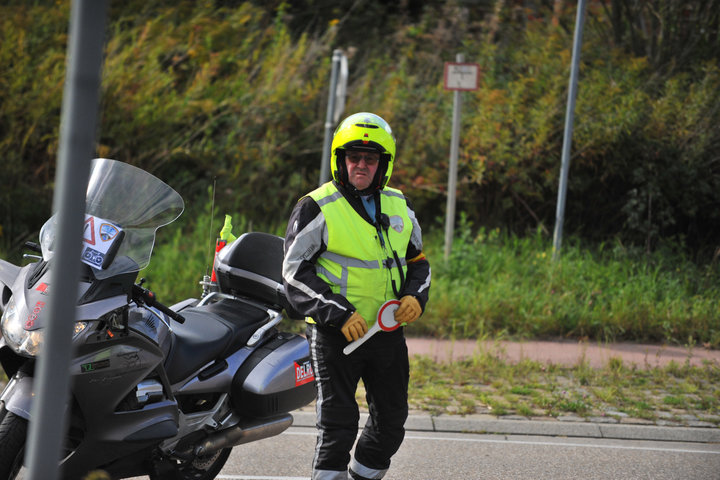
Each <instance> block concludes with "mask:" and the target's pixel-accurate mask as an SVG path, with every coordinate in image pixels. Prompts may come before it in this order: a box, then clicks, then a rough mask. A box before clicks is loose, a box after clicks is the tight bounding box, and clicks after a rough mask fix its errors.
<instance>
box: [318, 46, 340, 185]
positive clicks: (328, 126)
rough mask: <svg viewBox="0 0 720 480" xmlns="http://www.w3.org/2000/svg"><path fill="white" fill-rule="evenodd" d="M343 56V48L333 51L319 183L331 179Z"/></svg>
mask: <svg viewBox="0 0 720 480" xmlns="http://www.w3.org/2000/svg"><path fill="white" fill-rule="evenodd" d="M341 58H342V50H335V51H333V57H332V69H331V73H330V92H329V93H328V105H327V113H326V114H325V136H324V138H323V149H322V161H321V163H320V183H319V184H318V185H322V184H323V183H325V182H327V181H328V180H329V179H330V145H331V144H332V134H333V127H334V125H333V116H334V114H335V98H336V96H337V95H336V90H337V81H338V70H339V69H340V60H341Z"/></svg>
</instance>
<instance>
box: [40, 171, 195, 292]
mask: <svg viewBox="0 0 720 480" xmlns="http://www.w3.org/2000/svg"><path fill="white" fill-rule="evenodd" d="M184 208H185V205H184V203H183V200H182V197H181V196H180V194H178V193H177V192H176V191H175V190H173V189H172V188H171V187H170V186H168V185H167V184H166V183H165V182H163V181H162V180H160V179H158V178H157V177H155V176H153V175H151V174H149V173H148V172H146V171H144V170H141V169H139V168H137V167H134V166H132V165H129V164H127V163H123V162H118V161H116V160H110V159H107V158H96V159H94V160H93V161H92V166H91V168H90V178H89V181H88V188H87V195H86V197H85V214H86V215H90V216H93V217H96V218H98V219H102V220H104V221H107V222H111V223H112V224H114V226H117V227H119V228H120V229H122V231H123V233H124V236H123V237H122V239H121V242H120V244H119V248H118V249H117V250H116V251H117V253H116V254H115V255H114V258H113V260H112V263H110V264H109V265H103V268H95V267H93V273H94V274H95V277H96V278H98V279H103V278H109V277H112V276H115V275H119V274H123V273H130V272H136V271H139V270H141V269H143V268H145V267H146V266H147V265H148V263H150V255H151V254H152V249H153V245H154V244H155V232H156V231H157V229H158V228H160V227H162V226H163V225H167V224H169V223H171V222H173V221H174V220H175V219H176V218H178V217H179V216H180V214H181V213H182V212H183V209H184ZM56 217H57V215H53V216H52V217H51V218H50V219H49V220H48V221H47V222H45V225H43V227H42V229H41V230H40V245H41V247H42V251H43V259H44V260H46V261H47V260H50V258H52V256H53V254H54V246H55V235H56V232H57V228H56Z"/></svg>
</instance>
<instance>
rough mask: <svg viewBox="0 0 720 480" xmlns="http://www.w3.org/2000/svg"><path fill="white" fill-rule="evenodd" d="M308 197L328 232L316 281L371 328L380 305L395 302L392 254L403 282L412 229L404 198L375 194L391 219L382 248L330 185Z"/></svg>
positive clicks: (386, 191) (395, 271) (392, 193)
mask: <svg viewBox="0 0 720 480" xmlns="http://www.w3.org/2000/svg"><path fill="white" fill-rule="evenodd" d="M308 196H310V197H311V198H312V199H313V200H315V202H316V203H317V204H318V206H319V207H320V210H322V213H323V215H324V216H325V223H326V226H327V231H328V245H327V250H326V251H325V252H323V253H322V254H321V255H320V257H319V258H318V260H317V265H316V272H317V275H318V276H319V277H320V278H322V279H323V280H324V281H325V282H326V283H327V284H328V285H330V288H331V289H332V291H333V293H339V294H341V295H343V296H344V297H345V298H347V299H348V301H350V303H352V304H353V305H354V306H355V309H356V310H357V312H358V313H360V315H362V317H363V318H364V319H365V321H366V322H367V324H368V327H370V326H372V325H373V324H374V323H375V321H376V317H377V312H378V309H379V308H380V307H381V306H382V304H383V303H385V302H386V301H387V300H391V299H394V298H396V297H395V293H394V291H393V286H392V281H393V280H394V281H395V285H396V288H398V289H400V288H401V285H400V273H399V271H398V268H397V265H396V262H395V258H394V255H393V250H395V252H397V257H398V258H399V259H400V263H401V266H400V268H402V270H403V276H405V273H406V271H407V265H406V263H405V255H406V252H407V246H408V244H409V242H410V235H411V234H412V228H413V226H412V222H411V221H410V217H409V216H408V208H407V202H406V201H405V196H404V195H403V194H402V192H400V190H396V189H394V188H390V187H385V188H384V189H383V190H381V191H380V205H381V210H380V211H381V212H382V213H384V214H386V215H387V216H388V217H389V219H390V228H388V230H387V232H385V231H384V230H383V237H384V238H383V240H384V243H385V245H384V247H383V245H382V243H381V240H380V238H379V237H378V232H377V229H376V228H375V226H374V225H370V224H369V223H368V222H367V221H365V219H363V218H362V217H361V216H360V215H359V214H358V213H357V212H356V211H355V209H354V208H353V207H352V206H351V205H350V203H349V202H348V201H347V200H346V199H345V197H344V196H343V195H342V193H340V192H339V191H338V189H337V187H335V185H334V184H333V183H332V182H328V183H326V184H324V185H322V186H320V187H319V188H317V189H316V190H314V191H312V192H310V193H309V194H308Z"/></svg>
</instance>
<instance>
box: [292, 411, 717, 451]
mask: <svg viewBox="0 0 720 480" xmlns="http://www.w3.org/2000/svg"><path fill="white" fill-rule="evenodd" d="M292 416H293V419H294V420H293V426H294V427H312V428H314V427H315V412H308V411H296V412H292ZM367 417H368V414H367V413H362V412H361V413H360V422H359V423H358V426H359V427H360V428H362V426H364V425H365V421H366V420H367ZM405 429H406V430H407V431H413V432H438V433H440V432H445V433H477V434H503V435H542V436H553V437H582V438H603V439H614V440H649V441H665V442H693V443H720V429H719V428H705V427H663V426H657V425H618V424H604V423H593V422H584V421H583V422H562V421H549V420H518V419H501V418H498V417H493V416H491V415H467V416H455V415H438V416H432V415H422V414H420V415H416V414H413V415H410V416H409V417H408V419H407V421H406V422H405Z"/></svg>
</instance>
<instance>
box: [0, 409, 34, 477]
mask: <svg viewBox="0 0 720 480" xmlns="http://www.w3.org/2000/svg"><path fill="white" fill-rule="evenodd" d="M27 429H28V422H27V420H25V419H24V418H21V417H18V416H17V415H15V414H14V413H11V412H5V416H4V418H3V419H2V423H0V445H2V448H0V479H3V480H5V479H6V478H7V479H8V480H13V479H15V478H16V476H17V475H18V473H19V472H20V469H21V468H22V465H23V456H24V453H25V439H26V438H27Z"/></svg>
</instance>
